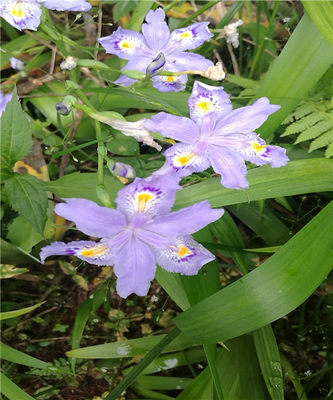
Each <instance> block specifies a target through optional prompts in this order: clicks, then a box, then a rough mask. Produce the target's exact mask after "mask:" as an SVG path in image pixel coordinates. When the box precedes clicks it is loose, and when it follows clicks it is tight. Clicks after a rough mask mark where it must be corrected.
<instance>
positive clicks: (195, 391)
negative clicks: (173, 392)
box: [177, 367, 214, 400]
mask: <svg viewBox="0 0 333 400" xmlns="http://www.w3.org/2000/svg"><path fill="white" fill-rule="evenodd" d="M213 398H214V397H213V380H212V376H211V374H210V370H209V368H208V367H207V368H206V369H204V370H203V371H202V372H201V373H200V375H198V376H197V377H196V378H195V379H194V381H193V382H191V383H190V384H189V385H188V386H187V388H186V389H185V390H183V391H182V393H181V394H180V395H179V396H177V400H194V399H195V400H208V399H213Z"/></svg>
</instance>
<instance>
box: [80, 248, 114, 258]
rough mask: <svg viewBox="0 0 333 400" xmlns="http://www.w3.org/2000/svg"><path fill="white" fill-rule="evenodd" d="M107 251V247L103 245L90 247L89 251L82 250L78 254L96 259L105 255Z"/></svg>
mask: <svg viewBox="0 0 333 400" xmlns="http://www.w3.org/2000/svg"><path fill="white" fill-rule="evenodd" d="M108 250H109V249H108V247H106V246H104V245H98V246H96V247H90V248H89V249H83V250H81V251H80V254H81V256H83V257H92V258H98V257H101V256H102V255H103V254H105V253H106V252H107V251H108Z"/></svg>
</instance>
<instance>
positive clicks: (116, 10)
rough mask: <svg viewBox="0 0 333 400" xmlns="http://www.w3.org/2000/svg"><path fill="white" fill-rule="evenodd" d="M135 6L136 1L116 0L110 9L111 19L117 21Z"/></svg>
mask: <svg viewBox="0 0 333 400" xmlns="http://www.w3.org/2000/svg"><path fill="white" fill-rule="evenodd" d="M135 6H136V1H118V2H117V3H116V4H115V5H114V7H113V9H112V16H113V21H114V22H117V21H119V20H120V18H122V17H124V16H125V15H127V14H128V13H130V12H131V11H132V10H133V8H134V7H135Z"/></svg>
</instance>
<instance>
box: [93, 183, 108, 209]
mask: <svg viewBox="0 0 333 400" xmlns="http://www.w3.org/2000/svg"><path fill="white" fill-rule="evenodd" d="M96 194H97V198H98V200H99V201H100V202H101V203H102V204H103V206H106V207H112V201H111V198H110V195H109V193H108V192H107V190H106V189H105V187H104V186H102V185H98V186H97V187H96Z"/></svg>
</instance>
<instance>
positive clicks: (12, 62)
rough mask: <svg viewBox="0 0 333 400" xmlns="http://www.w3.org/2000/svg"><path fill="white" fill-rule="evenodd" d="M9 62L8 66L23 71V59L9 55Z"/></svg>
mask: <svg viewBox="0 0 333 400" xmlns="http://www.w3.org/2000/svg"><path fill="white" fill-rule="evenodd" d="M9 62H10V66H11V67H12V68H13V69H17V70H18V71H23V70H24V62H23V61H21V60H18V59H17V58H15V57H10V59H9Z"/></svg>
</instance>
